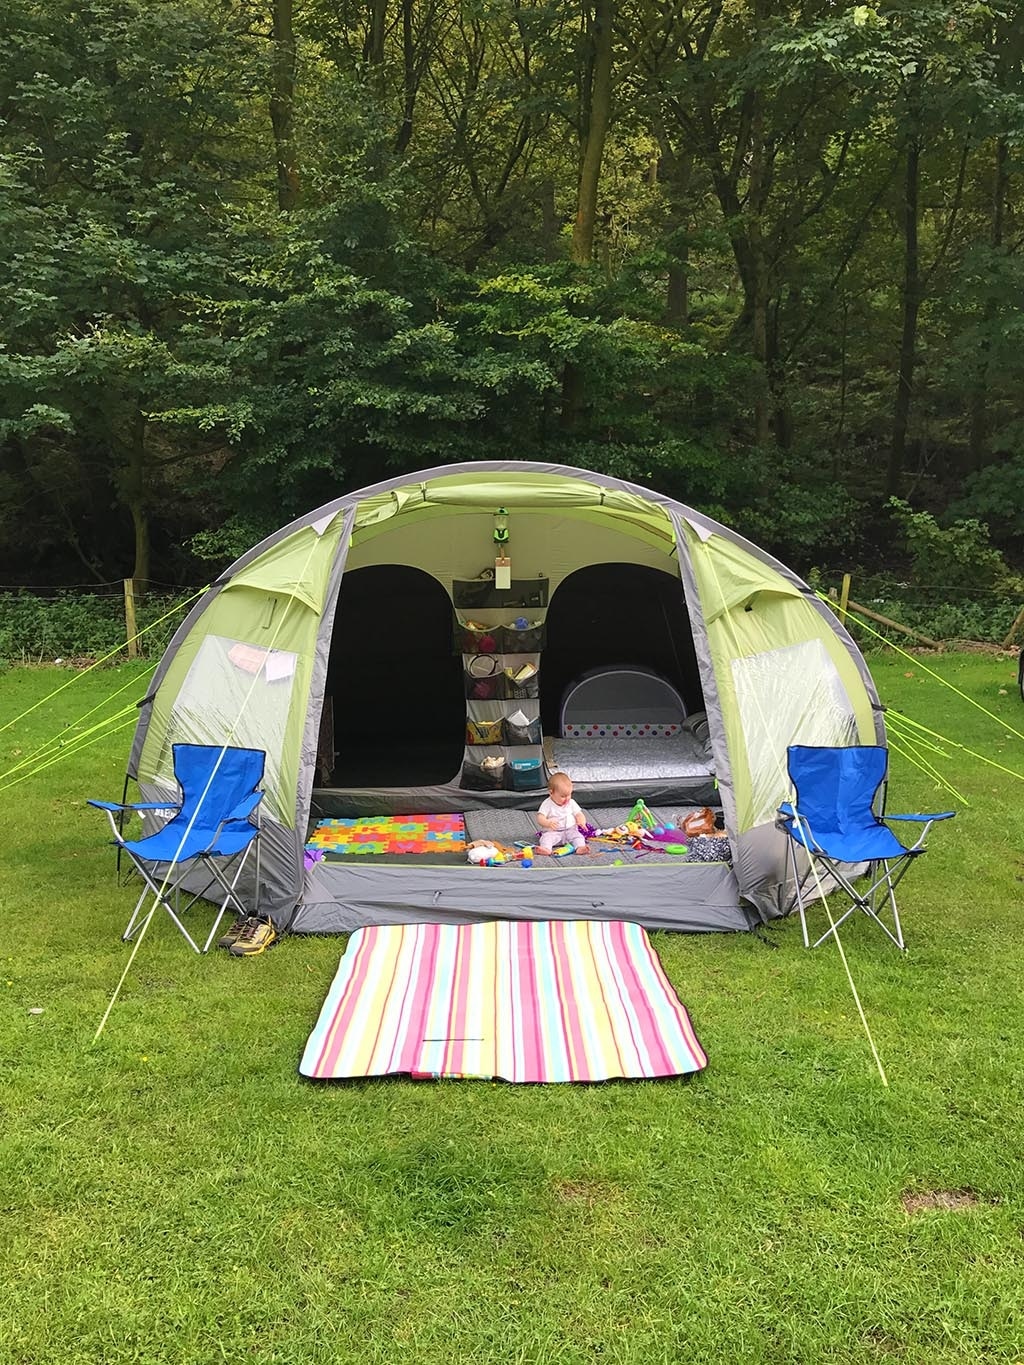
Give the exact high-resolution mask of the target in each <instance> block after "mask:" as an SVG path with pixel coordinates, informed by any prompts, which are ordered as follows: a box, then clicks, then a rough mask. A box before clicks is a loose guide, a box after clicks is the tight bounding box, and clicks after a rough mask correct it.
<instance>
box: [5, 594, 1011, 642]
mask: <svg viewBox="0 0 1024 1365" xmlns="http://www.w3.org/2000/svg"><path fill="white" fill-rule="evenodd" d="M813 586H814V587H815V588H816V589H817V590H818V591H819V592H821V593H822V594H823V595H825V596H827V597H828V598H829V599H830V601H831V603H832V606H833V609H834V610H836V611H837V613H839V614H840V616H841V618H842V620H843V621H844V623H845V625H846V626H847V628H848V629H849V630H850V632H851V633H852V634H853V635H854V637H855V638H858V639H859V640H860V642H861V643H862V644H863V645H864V646H865V647H870V648H874V647H877V646H878V643H879V636H881V637H882V638H883V639H888V640H892V641H893V642H899V643H901V644H903V645H907V644H908V642H909V644H910V645H914V644H915V643H916V644H919V645H922V646H924V647H929V646H934V645H949V644H952V643H956V642H969V643H976V644H982V645H988V646H997V647H1002V648H1004V649H1011V648H1016V647H1018V646H1019V645H1024V602H1022V601H1021V599H1020V598H1019V597H1013V596H1010V595H1008V594H1007V593H1006V592H1005V591H1001V590H999V589H995V588H980V587H965V586H964V585H963V584H934V583H929V584H916V583H905V582H899V581H895V580H884V579H872V578H868V577H866V576H865V577H863V578H861V579H860V580H858V579H856V578H854V577H852V576H843V575H835V576H821V577H820V578H819V577H816V578H815V581H814V584H813ZM201 591H202V589H201V588H198V587H195V586H192V585H189V586H178V585H171V584H167V583H160V582H156V581H148V582H145V583H143V582H141V581H139V580H133V579H126V580H119V581H116V582H110V583H95V584H93V583H90V584H69V585H65V586H62V587H50V586H39V587H35V586H26V585H17V586H10V587H5V586H4V585H2V584H0V662H7V663H54V662H61V663H64V662H77V661H91V660H94V659H96V658H99V657H105V656H107V655H112V657H113V659H114V660H115V661H116V660H117V659H121V658H135V657H139V658H149V659H152V658H158V657H159V656H160V655H161V654H162V653H163V651H164V650H165V649H166V647H167V645H168V643H169V641H170V639H171V637H172V635H173V634H174V632H175V630H177V628H178V626H179V625H180V624H181V622H182V620H184V618H185V615H186V613H187V611H188V610H189V608H190V607H191V606H192V605H193V604H194V602H195V601H196V598H197V595H198V594H199V593H200V592H201ZM859 621H860V622H863V621H866V622H868V623H869V624H870V630H868V629H867V627H866V626H865V628H864V629H863V630H860V629H859V627H858V622H859ZM119 647H120V648H119Z"/></svg>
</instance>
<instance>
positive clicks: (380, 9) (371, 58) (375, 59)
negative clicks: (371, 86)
mask: <svg viewBox="0 0 1024 1365" xmlns="http://www.w3.org/2000/svg"><path fill="white" fill-rule="evenodd" d="M387 12H388V5H387V0H370V23H369V27H368V28H367V31H366V44H365V46H364V48H363V58H364V60H365V61H366V63H367V64H368V65H369V66H371V67H373V68H374V69H375V70H376V71H378V72H379V71H380V68H381V67H382V66H383V64H384V31H385V27H386V19H387Z"/></svg>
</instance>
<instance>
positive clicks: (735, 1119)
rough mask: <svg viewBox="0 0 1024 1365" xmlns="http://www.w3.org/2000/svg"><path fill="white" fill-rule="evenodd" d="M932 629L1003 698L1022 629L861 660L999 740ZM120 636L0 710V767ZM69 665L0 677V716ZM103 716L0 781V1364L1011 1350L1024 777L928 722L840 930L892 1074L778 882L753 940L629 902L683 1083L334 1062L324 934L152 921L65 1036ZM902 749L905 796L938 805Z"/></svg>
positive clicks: (1018, 1303) (1016, 1267) (77, 712)
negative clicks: (772, 905) (438, 1079)
mask: <svg viewBox="0 0 1024 1365" xmlns="http://www.w3.org/2000/svg"><path fill="white" fill-rule="evenodd" d="M924 663H927V665H928V666H929V667H932V668H934V669H936V670H937V671H940V672H941V673H942V675H943V676H944V677H947V678H949V679H950V680H951V681H953V682H954V683H955V684H956V685H957V686H958V687H959V688H961V689H962V690H963V691H964V692H965V693H966V694H967V695H968V696H969V697H971V698H973V699H975V700H976V701H979V702H981V703H983V704H984V705H985V706H987V707H988V708H989V709H991V710H993V711H995V712H996V713H997V715H998V716H1000V717H1002V718H1003V719H1004V720H1005V721H1006V723H1008V724H1011V725H1013V726H1014V727H1016V728H1017V729H1020V730H1022V731H1024V706H1022V705H1021V702H1020V699H1019V697H1018V696H1017V695H1016V691H1015V678H1016V671H1015V663H1014V661H1012V660H1009V659H1005V658H996V657H993V656H983V655H950V656H945V657H941V658H939V659H937V660H936V659H935V658H934V657H930V658H929V659H927V660H921V661H917V660H915V661H914V662H913V663H908V662H907V661H905V660H898V659H893V658H891V657H890V658H886V659H879V660H878V661H877V662H876V664H875V665H874V671H875V675H876V678H877V679H878V683H879V688H880V690H881V692H882V695H883V698H884V699H885V700H886V701H887V702H888V703H889V704H891V705H893V706H896V707H899V708H902V709H905V710H906V711H907V712H908V713H909V714H910V715H912V716H914V717H915V718H916V719H918V720H920V721H922V722H923V723H924V724H927V725H929V726H931V727H932V728H933V729H935V730H937V731H940V732H942V733H944V734H948V735H951V736H952V737H954V738H956V739H958V740H960V741H961V742H962V743H963V744H965V745H967V746H969V747H970V748H973V749H977V750H980V751H982V752H984V753H986V754H988V755H990V756H991V757H993V758H995V759H997V760H998V761H1001V762H1005V763H1006V764H1007V765H1008V766H1009V767H1012V768H1015V769H1016V770H1018V771H1020V772H1024V741H1022V740H1020V739H1018V738H1015V737H1011V736H1010V735H1009V733H1008V732H1007V731H1004V729H1003V727H1002V726H1001V725H999V724H995V723H993V722H992V721H990V720H988V719H986V718H985V717H984V716H982V715H980V714H979V713H978V712H977V711H975V710H973V709H972V708H971V707H970V706H968V705H967V703H966V702H963V701H961V700H960V699H959V698H957V697H956V696H954V695H953V694H952V693H951V692H949V691H947V690H946V689H945V688H943V687H941V686H940V685H939V684H938V683H935V682H933V681H932V680H931V679H930V678H929V677H928V676H927V674H925V673H924V672H923V670H922V667H921V666H920V665H921V664H924ZM129 668H130V666H125V667H123V668H120V669H102V670H96V671H95V672H93V673H91V674H89V675H88V676H86V677H84V678H82V679H81V681H80V682H78V683H76V684H75V685H74V686H73V687H71V688H69V689H67V690H66V691H65V692H62V693H61V694H60V695H59V696H57V697H56V698H54V699H53V701H52V702H51V703H49V704H48V705H47V706H45V707H43V708H40V709H39V710H36V711H34V712H32V714H30V715H29V716H27V717H25V718H24V719H23V720H20V721H18V723H17V724H15V725H14V726H12V727H10V728H7V729H4V730H0V771H7V770H8V769H9V768H10V767H11V764H12V763H14V762H17V761H19V759H21V758H23V757H24V756H25V755H26V754H27V753H29V752H31V751H32V750H34V749H35V748H36V747H37V746H38V745H39V744H41V743H43V742H44V741H45V740H47V739H49V738H50V737H51V736H53V735H55V734H57V733H58V732H60V731H61V728H62V727H63V726H67V725H69V723H71V722H73V721H74V720H75V719H76V718H77V717H79V716H81V715H82V714H83V713H84V712H85V711H87V710H88V709H89V708H90V707H91V706H93V705H94V704H95V703H96V702H97V701H99V699H100V698H101V697H103V696H105V695H107V694H108V693H111V692H113V691H114V690H115V689H116V688H118V687H121V686H122V685H124V684H125V683H127V682H129V681H130V680H131V679H132V677H133V675H132V673H131V672H130V671H129ZM136 671H137V672H138V670H136ZM908 675H910V676H908ZM68 676H69V674H68V673H67V672H66V671H65V670H56V669H54V670H47V669H39V670H33V669H17V670H11V671H9V672H6V673H4V674H2V675H0V725H5V724H6V723H7V721H9V720H11V719H13V718H14V717H16V716H19V715H20V714H21V713H22V712H23V711H24V710H25V709H26V708H27V707H29V706H30V705H32V704H33V703H34V702H35V701H37V700H39V699H40V698H42V697H44V696H46V695H47V694H48V693H50V692H51V691H52V689H53V688H54V687H56V686H58V685H59V684H60V683H61V682H63V681H65V680H66V679H67V678H68ZM143 690H144V682H143V681H142V679H141V678H139V679H138V681H137V686H134V687H132V688H129V689H128V690H127V691H126V692H124V693H122V697H121V699H119V702H118V703H117V704H120V701H122V700H123V699H124V698H127V699H128V700H134V699H135V698H137V697H139V696H141V695H142V693H143ZM92 723H93V722H92V719H90V720H88V721H86V722H84V724H86V725H89V724H92ZM68 733H69V734H70V733H72V731H68ZM130 733H131V732H130V730H128V731H123V732H122V733H121V734H118V735H115V736H112V737H109V738H106V739H104V740H103V741H102V742H101V743H98V744H96V745H95V746H93V747H91V748H89V749H86V750H84V751H82V752H77V753H72V754H70V755H69V756H68V757H67V759H66V761H64V762H63V763H61V764H58V765H56V766H54V767H52V768H50V769H49V770H47V771H45V772H43V773H41V774H39V775H38V776H37V777H34V778H32V779H31V780H29V781H25V782H21V783H18V784H17V785H9V784H10V782H11V779H9V778H8V779H6V781H0V788H3V790H0V845H2V849H0V851H2V863H0V916H2V922H3V925H4V930H5V932H4V936H3V940H2V942H0V968H2V970H0V1286H2V1288H0V1365H8V1363H11V1365H13V1362H18V1365H43V1363H44V1362H45V1363H46V1365H57V1363H59V1365H78V1362H122V1361H138V1362H146V1363H147V1365H151V1363H152V1362H164V1361H167V1362H189V1363H190V1365H191V1363H195V1365H200V1363H201V1365H206V1362H210V1363H211V1365H212V1363H213V1362H222V1361H229V1362H235V1361H242V1360H246V1361H249V1360H251V1361H255V1362H271V1361H273V1362H281V1365H312V1363H313V1362H316V1363H317V1365H321V1363H323V1365H326V1362H348V1361H352V1362H414V1363H415V1365H419V1363H420V1362H424V1363H426V1362H438V1363H439V1365H441V1363H443V1365H452V1362H462V1361H467V1362H469V1361H472V1362H479V1363H480V1365H485V1363H486V1362H523V1363H524V1365H526V1363H529V1365H535V1363H536V1365H541V1363H542V1362H543V1363H544V1365H546V1363H547V1362H558V1365H563V1363H564V1365H576V1362H581V1363H582V1362H594V1361H600V1362H623V1363H625V1362H630V1365H634V1363H635V1365H655V1363H656V1362H662V1361H664V1362H672V1363H673V1365H675V1363H676V1362H705V1361H706V1362H716V1363H717V1362H726V1363H730V1365H731V1362H747V1361H749V1362H763V1361H772V1362H775V1361H778V1362H786V1363H787V1365H789V1363H790V1362H876V1361H885V1362H899V1361H912V1362H929V1365H939V1362H954V1361H955V1362H958V1365H961V1363H962V1362H988V1361H1007V1362H1009V1361H1019V1360H1021V1359H1024V1317H1022V1313H1024V1309H1022V1290H1021V1285H1022V1283H1024V1162H1022V1155H1024V1153H1022V1147H1024V1125H1022V1119H1021V1096H1022V1094H1024V1036H1022V1031H1021V1027H1020V1022H1021V1008H1020V1001H1021V992H1020V982H1021V979H1022V976H1024V941H1022V936H1021V934H1020V932H1019V904H1020V892H1021V883H1022V881H1024V861H1022V857H1024V855H1022V848H1024V844H1022V834H1024V821H1022V816H1021V812H1022V809H1024V791H1022V788H1021V785H1020V783H1019V782H1018V781H1015V780H1014V779H1012V778H1010V777H1008V776H1005V775H1003V774H1001V773H999V772H998V771H996V770H995V769H993V768H990V767H987V766H985V765H983V764H982V763H980V762H978V761H977V760H975V759H973V758H970V757H967V756H965V755H964V754H962V753H958V752H955V753H954V757H952V758H951V760H950V761H948V762H946V763H944V764H943V765H942V766H943V768H944V770H945V771H946V772H947V773H948V774H949V775H950V776H951V778H952V779H953V780H954V782H955V785H956V786H957V787H958V788H959V790H960V791H961V792H962V793H963V794H964V796H965V797H966V798H967V799H968V800H969V802H970V805H969V807H965V808H964V807H962V808H961V814H960V817H959V818H958V819H957V820H956V821H955V822H953V823H952V824H950V825H945V826H942V827H938V828H936V829H935V830H933V833H932V839H931V851H930V852H929V854H928V856H927V857H926V858H925V859H924V860H923V861H922V863H921V864H920V865H919V866H918V867H917V868H916V869H915V870H914V872H913V873H912V875H911V876H910V878H909V879H908V881H907V882H906V884H905V887H904V896H903V907H904V927H905V931H906V934H907V938H908V942H909V944H910V951H909V953H908V954H907V955H906V956H901V955H900V954H899V953H898V952H897V951H896V950H895V949H894V948H892V947H891V946H890V945H889V944H887V942H886V941H885V940H884V939H883V937H882V936H881V935H880V934H878V933H877V931H876V930H874V929H873V928H872V927H871V926H870V925H869V924H868V922H867V921H866V920H863V919H861V920H859V922H851V923H850V925H849V926H848V928H847V929H846V931H845V933H844V943H845V945H846V948H847V953H848V956H849V960H850V964H851V967H852V970H853V973H854V977H855V979H856V981H857V984H858V986H859V988H860V991H861V995H862V998H863V1002H864V1008H865V1010H866V1012H867V1015H868V1018H869V1020H870V1023H871V1027H872V1029H873V1032H874V1036H875V1039H876V1042H877V1045H878V1048H879V1051H880V1053H881V1056H882V1058H883V1061H884V1063H885V1067H886V1070H887V1072H888V1078H889V1088H888V1089H885V1088H883V1086H882V1085H881V1083H880V1080H879V1077H878V1074H877V1072H876V1070H875V1067H874V1064H873V1061H872V1058H871V1054H870V1050H869V1048H868V1045H867V1042H866V1039H865V1036H864V1033H863V1031H862V1028H861V1024H860V1022H859V1020H858V1017H857V1014H856V1011H855V1009H854V1006H853V1003H852V999H851V995H850V990H849V986H848V984H847V981H846V977H845V975H844V973H843V970H842V966H841V963H840V961H839V958H838V955H837V953H836V951H835V949H834V948H826V949H822V950H819V951H818V952H817V953H813V954H812V953H806V952H804V950H803V949H802V947H801V945H800V929H799V924H798V922H797V920H796V919H795V918H794V919H792V920H787V921H786V922H784V923H782V924H779V925H776V926H772V927H771V928H770V929H769V930H768V931H767V936H768V937H769V938H771V940H772V941H773V943H775V944H777V945H778V947H777V949H776V950H773V949H771V948H769V947H766V946H765V944H764V943H763V942H761V941H760V940H759V939H757V938H755V937H753V936H748V935H742V936H740V935H736V936H721V937H713V936H707V937H701V936H680V935H668V934H663V935H657V936H655V942H656V946H657V948H658V950H659V952H660V953H661V956H662V960H663V962H664V964H665V967H666V969H667V971H668V974H669V976H670V977H671V978H672V980H673V982H674V983H675V985H676V987H677V988H678V990H679V992H680V995H681V997H682V998H683V1000H684V1001H685V1002H686V1004H687V1006H688V1007H689V1009H690V1011H691V1014H692V1017H693V1021H694V1024H695V1026H696V1028H697V1031H698V1033H699V1035H700V1038H701V1040H702V1042H703V1044H704V1046H705V1048H706V1049H707V1051H708V1053H709V1056H710V1059H711V1061H710V1066H709V1067H708V1069H707V1071H705V1072H704V1073H703V1074H702V1075H701V1076H699V1077H696V1078H694V1079H693V1080H692V1081H690V1082H688V1083H686V1082H675V1081H670V1082H658V1083H641V1084H635V1083H622V1084H608V1085H601V1086H589V1087H587V1086H580V1087H564V1088H559V1087H534V1088H530V1087H515V1086H510V1085H505V1084H493V1085H492V1084H484V1083H460V1082H449V1083H445V1084H437V1085H434V1084H426V1083H415V1084H414V1083H409V1082H404V1081H391V1082H374V1083H366V1084H351V1085H341V1086H335V1087H333V1088H330V1087H326V1088H325V1087H317V1086H313V1085H310V1084H308V1083H305V1082H301V1081H300V1080H299V1079H298V1077H297V1074H296V1066H297V1063H298V1059H299V1055H300V1053H301V1050H302V1046H303V1044H304V1042H305V1039H306V1036H307V1034H308V1032H309V1030H310V1028H311V1027H312V1024H313V1021H314V1020H315V1018H316V1014H317V1011H318V1008H319V1005H320V1003H321V1001H322V999H323V996H324V994H325V992H326V989H327V985H328V983H329V981H330V979H331V976H332V975H333V972H334V969H335V967H336V964H337V961H338V957H339V955H340V952H341V948H342V944H341V942H340V941H339V940H337V939H330V940H328V939H323V940H314V939H304V938H296V939H291V940H287V941H286V942H284V943H283V944H282V945H281V946H280V947H279V948H277V949H275V950H274V951H273V952H271V953H269V954H267V955H265V956H264V957H261V958H256V959H253V960H249V961H244V960H236V959H232V958H229V957H228V956H227V955H226V954H223V953H221V954H211V955H210V956H209V957H206V958H197V957H196V956H194V955H193V954H192V953H191V952H190V951H189V950H188V948H187V945H186V944H185V943H184V941H183V940H182V939H181V938H180V937H179V936H178V934H177V933H176V932H175V931H174V929H173V926H171V925H170V923H169V922H168V921H167V920H166V919H164V920H158V921H156V922H155V924H154V926H153V928H152V930H151V932H150V933H149V935H148V937H147V938H146V940H145V942H144V944H143V946H142V949H141V951H140V953H139V956H138V958H137V959H136V963H135V966H134V968H133V970H132V972H131V974H130V976H129V978H128V981H127V983H126V987H125V990H124V992H123V995H122V998H121V999H120V1001H119V1003H118V1004H117V1006H116V1008H115V1009H114V1011H113V1014H112V1016H111V1019H110V1023H109V1025H108V1027H107V1029H106V1032H105V1033H104V1035H103V1036H102V1038H101V1039H100V1041H99V1042H98V1043H95V1044H94V1043H93V1041H92V1039H93V1034H94V1032H95V1029H96V1025H97V1023H98V1021H99V1019H100V1017H101V1015H102V1013H103V1010H104V1007H105V1005H106V1003H107V1000H108V999H109V997H110V994H111V992H112V990H113V988H114V986H115V984H116V982H117V980H118V977H119V975H120V972H121V969H122V966H123V964H124V962H125V960H126V954H127V952H128V949H127V948H126V947H125V945H123V944H122V943H121V941H120V931H121V929H122V927H123V924H124V921H125V920H126V919H127V915H128V911H129V909H130V902H131V900H132V899H133V898H132V897H131V895H130V893H129V890H128V889H127V888H118V887H117V886H116V884H115V882H114V880H113V854H112V852H111V850H110V848H109V846H108V845H107V843H106V841H105V840H106V835H105V824H104V822H103V821H102V817H101V816H100V814H99V813H98V812H96V811H92V810H89V809H87V808H86V806H85V798H86V797H87V796H105V797H116V796H117V795H118V794H119V793H120V791H121V783H122V775H123V770H124V759H125V754H126V751H127V746H128V737H129V735H130ZM893 768H894V782H893V787H892V798H891V802H890V804H891V806H892V808H893V809H894V810H916V809H944V808H946V807H947V806H948V805H949V804H955V803H953V802H952V800H951V798H949V796H948V794H946V793H944V792H942V791H940V790H937V789H936V787H935V785H934V784H933V782H932V781H931V780H930V779H928V778H925V777H924V776H923V775H922V774H920V773H919V772H918V771H917V770H916V769H913V768H910V767H908V766H907V765H906V764H905V763H904V762H902V761H901V760H900V759H898V758H896V759H894V764H893ZM33 1009H42V1010H43V1013H41V1014H38V1013H31V1011H32V1010H33ZM936 1191H945V1192H951V1193H953V1194H956V1195H957V1196H959V1197H958V1198H956V1199H948V1200H946V1201H945V1202H946V1203H948V1204H952V1205H954V1207H943V1206H941V1203H942V1201H940V1206H939V1207H929V1205H930V1204H932V1203H933V1202H934V1201H933V1200H931V1199H930V1198H929V1196H930V1195H932V1194H933V1192H936ZM917 1196H921V1198H920V1199H918V1198H916V1197H917ZM908 1204H909V1206H910V1207H909V1210H908V1207H907V1205H908ZM921 1204H923V1205H924V1207H919V1205H921Z"/></svg>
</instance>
